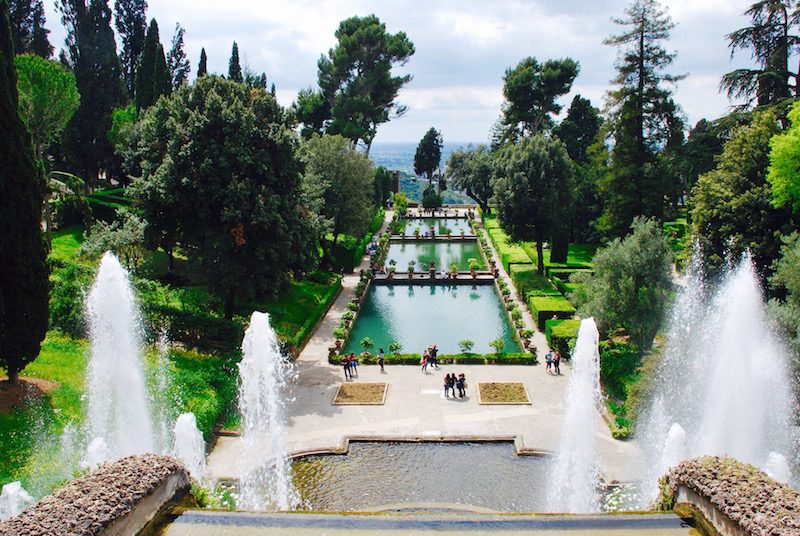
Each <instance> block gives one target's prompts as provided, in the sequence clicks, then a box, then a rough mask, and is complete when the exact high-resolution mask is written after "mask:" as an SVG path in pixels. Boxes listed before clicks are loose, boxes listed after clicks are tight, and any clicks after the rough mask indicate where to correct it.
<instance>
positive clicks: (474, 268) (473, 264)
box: [467, 258, 480, 279]
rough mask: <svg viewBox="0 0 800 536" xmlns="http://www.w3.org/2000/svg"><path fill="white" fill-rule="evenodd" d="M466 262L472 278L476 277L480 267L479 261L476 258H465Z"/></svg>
mask: <svg viewBox="0 0 800 536" xmlns="http://www.w3.org/2000/svg"><path fill="white" fill-rule="evenodd" d="M467 263H468V264H469V273H470V274H472V279H475V278H476V277H478V268H480V263H479V262H478V259H474V258H470V259H467Z"/></svg>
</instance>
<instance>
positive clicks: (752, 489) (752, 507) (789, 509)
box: [660, 456, 800, 536]
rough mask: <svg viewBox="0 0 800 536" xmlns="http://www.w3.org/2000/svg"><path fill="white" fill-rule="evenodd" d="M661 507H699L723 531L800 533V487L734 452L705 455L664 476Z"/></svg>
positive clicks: (766, 533)
mask: <svg viewBox="0 0 800 536" xmlns="http://www.w3.org/2000/svg"><path fill="white" fill-rule="evenodd" d="M660 484H661V497H660V507H661V508H662V509H672V508H673V507H674V506H675V505H676V504H680V503H685V504H690V505H692V506H693V507H695V508H697V509H698V510H699V511H700V512H702V513H703V515H705V517H706V519H707V520H708V521H710V522H711V523H713V524H714V527H715V528H716V529H717V531H719V533H720V534H723V535H738V534H753V535H757V536H762V535H763V536H767V535H778V534H780V535H800V493H798V492H797V491H795V490H793V489H791V488H790V487H788V486H786V485H784V484H780V483H778V482H775V481H774V480H772V479H771V478H770V477H768V476H767V475H766V474H765V473H763V472H761V471H760V470H758V469H757V468H756V467H754V466H752V465H748V464H744V463H741V462H738V461H736V460H734V459H733V458H720V457H717V456H704V457H702V458H697V459H694V460H689V461H686V462H683V463H681V464H680V465H678V466H677V467H673V468H672V469H670V470H669V472H668V473H667V474H666V475H665V476H664V477H663V478H662V479H661V482H660Z"/></svg>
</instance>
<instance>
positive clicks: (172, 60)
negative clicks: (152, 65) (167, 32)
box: [167, 22, 190, 89]
mask: <svg viewBox="0 0 800 536" xmlns="http://www.w3.org/2000/svg"><path fill="white" fill-rule="evenodd" d="M183 34H184V29H183V28H182V27H181V25H180V24H179V23H177V22H176V23H175V34H174V35H173V36H172V48H171V49H170V51H169V54H167V67H168V68H169V78H170V81H171V83H172V89H178V88H179V87H181V86H182V85H183V84H185V83H186V81H187V80H188V79H189V69H190V67H189V58H187V57H186V52H185V51H184V50H183Z"/></svg>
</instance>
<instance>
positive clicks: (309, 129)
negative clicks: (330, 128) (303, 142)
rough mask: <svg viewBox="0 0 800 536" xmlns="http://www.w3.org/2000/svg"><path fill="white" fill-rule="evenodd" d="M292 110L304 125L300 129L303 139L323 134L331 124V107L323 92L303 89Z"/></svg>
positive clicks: (298, 94)
mask: <svg viewBox="0 0 800 536" xmlns="http://www.w3.org/2000/svg"><path fill="white" fill-rule="evenodd" d="M292 110H294V113H295V115H296V116H297V120H298V121H299V122H300V123H301V124H302V125H303V127H302V128H301V129H300V135H301V136H303V138H306V139H308V138H310V137H311V136H312V135H313V134H322V133H323V132H324V131H325V128H326V126H327V125H328V124H329V123H330V118H331V105H330V102H329V101H327V100H326V99H325V96H324V95H323V94H322V91H314V90H313V89H311V88H308V89H301V90H300V91H299V92H298V93H297V100H296V101H295V102H294V104H292Z"/></svg>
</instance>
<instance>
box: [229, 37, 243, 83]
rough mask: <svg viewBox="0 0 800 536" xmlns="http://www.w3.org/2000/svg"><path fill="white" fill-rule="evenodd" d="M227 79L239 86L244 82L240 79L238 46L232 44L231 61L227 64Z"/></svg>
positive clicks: (240, 68) (234, 43)
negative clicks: (237, 83)
mask: <svg viewBox="0 0 800 536" xmlns="http://www.w3.org/2000/svg"><path fill="white" fill-rule="evenodd" d="M228 78H230V79H231V80H233V81H234V82H239V83H240V84H241V83H242V82H243V81H244V78H243V77H242V66H241V65H240V64H239V45H237V44H236V41H234V42H233V48H232V49H231V60H230V61H229V62H228Z"/></svg>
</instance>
